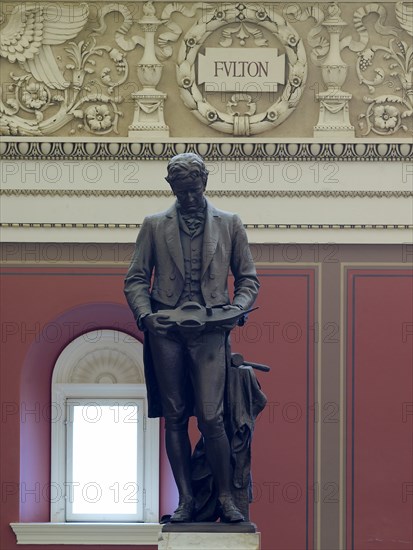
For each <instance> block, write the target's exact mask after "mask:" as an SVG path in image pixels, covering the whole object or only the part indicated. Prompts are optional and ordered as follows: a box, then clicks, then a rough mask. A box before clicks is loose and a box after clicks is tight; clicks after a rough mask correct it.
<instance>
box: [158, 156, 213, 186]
mask: <svg viewBox="0 0 413 550" xmlns="http://www.w3.org/2000/svg"><path fill="white" fill-rule="evenodd" d="M167 170H168V175H167V177H166V178H165V179H166V181H167V182H168V183H169V185H171V186H173V184H174V182H175V181H177V180H180V179H186V178H195V177H197V176H201V178H202V181H203V183H204V184H206V182H207V181H208V170H207V169H206V166H205V163H204V161H203V160H202V158H201V157H200V156H199V155H196V154H195V153H181V154H179V155H175V156H174V157H172V158H171V159H170V161H169V162H168V166H167Z"/></svg>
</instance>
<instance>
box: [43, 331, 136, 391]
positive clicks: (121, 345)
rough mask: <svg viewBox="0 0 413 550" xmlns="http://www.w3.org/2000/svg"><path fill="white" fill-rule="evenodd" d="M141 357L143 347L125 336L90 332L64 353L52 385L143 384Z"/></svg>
mask: <svg viewBox="0 0 413 550" xmlns="http://www.w3.org/2000/svg"><path fill="white" fill-rule="evenodd" d="M142 354H143V349H142V344H141V343H140V342H138V341H137V340H135V338H133V337H132V336H129V335H128V334H126V333H123V332H117V331H111V330H97V331H93V332H88V333H86V334H84V335H83V336H80V337H79V338H77V339H76V340H74V341H73V342H72V343H71V344H69V346H68V347H67V348H65V350H63V352H62V353H61V355H60V356H59V359H58V361H57V363H56V366H55V370H54V374H53V383H54V384H59V383H60V384H61V383H68V384H144V383H145V377H144V370H143V355H142Z"/></svg>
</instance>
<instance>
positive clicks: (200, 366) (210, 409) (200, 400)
mask: <svg viewBox="0 0 413 550" xmlns="http://www.w3.org/2000/svg"><path fill="white" fill-rule="evenodd" d="M149 343H150V348H151V353H152V359H153V366H154V371H155V375H156V378H157V380H158V385H159V391H160V397H161V401H162V409H163V414H164V417H165V427H166V429H167V430H175V431H180V430H186V429H187V426H188V420H189V416H191V415H192V414H193V413H192V411H190V410H189V409H188V401H189V402H191V403H192V402H193V403H194V413H195V416H196V418H197V421H198V428H199V430H200V432H201V433H202V435H203V436H204V438H205V439H214V438H219V437H221V436H222V435H223V434H224V432H225V430H224V422H223V414H224V391H225V375H226V366H225V361H226V335H225V333H224V332H222V331H216V332H203V333H201V334H199V335H193V334H191V335H190V336H185V335H182V334H180V333H179V334H178V333H177V334H176V335H175V334H174V335H173V336H169V335H168V336H157V335H156V336H155V335H153V334H149ZM188 391H192V396H189V395H188Z"/></svg>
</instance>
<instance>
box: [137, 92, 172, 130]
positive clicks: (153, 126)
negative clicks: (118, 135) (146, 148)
mask: <svg viewBox="0 0 413 550" xmlns="http://www.w3.org/2000/svg"><path fill="white" fill-rule="evenodd" d="M131 95H132V97H133V99H134V100H135V115H134V118H133V122H132V124H131V125H130V126H129V132H128V136H129V137H140V138H144V137H163V138H167V137H169V128H168V126H167V125H166V124H165V120H164V116H163V106H164V102H165V98H166V94H165V93H163V92H160V91H158V90H154V89H152V90H145V89H144V90H141V91H139V92H134V93H132V94H131Z"/></svg>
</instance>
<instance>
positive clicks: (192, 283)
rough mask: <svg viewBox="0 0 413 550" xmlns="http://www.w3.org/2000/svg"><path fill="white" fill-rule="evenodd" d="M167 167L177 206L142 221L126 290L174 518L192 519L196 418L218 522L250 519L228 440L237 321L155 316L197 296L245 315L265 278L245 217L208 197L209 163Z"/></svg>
mask: <svg viewBox="0 0 413 550" xmlns="http://www.w3.org/2000/svg"><path fill="white" fill-rule="evenodd" d="M167 171H168V176H167V177H166V180H167V181H168V183H169V184H170V186H171V188H172V192H173V194H174V195H175V197H176V202H175V204H173V206H171V207H170V208H169V209H168V210H167V211H165V212H161V213H158V214H154V215H151V216H148V217H146V218H145V220H144V222H143V224H142V228H141V230H140V232H139V236H138V239H137V242H136V249H135V253H134V256H133V259H132V263H131V265H130V268H129V271H128V273H127V276H126V280H125V295H126V298H127V301H128V303H129V306H130V308H131V310H132V312H133V314H134V316H135V319H136V320H137V323H138V326H139V327H140V328H141V329H142V330H143V331H144V332H145V375H146V383H147V387H148V401H149V416H150V417H156V416H164V417H165V430H166V450H167V454H168V458H169V461H170V464H171V467H172V472H173V475H174V478H175V481H176V485H177V487H178V492H179V505H178V508H177V509H176V510H175V512H174V513H173V515H172V517H171V521H172V522H189V521H192V519H193V517H194V512H195V510H194V507H195V500H194V495H193V492H192V484H191V444H190V440H189V436H188V420H189V417H190V416H192V415H193V414H195V415H196V418H197V421H198V427H199V430H200V432H201V434H202V436H203V441H204V448H205V454H206V458H207V461H208V463H209V466H210V470H211V472H212V478H213V482H214V484H215V488H216V494H217V496H218V502H219V506H220V516H221V520H223V521H226V522H238V521H243V520H244V516H243V514H242V513H241V512H240V510H239V508H238V507H237V506H236V505H235V503H234V500H233V497H232V494H231V483H232V478H231V476H232V472H231V460H230V446H229V441H228V437H227V435H226V431H225V428H224V421H223V414H224V390H225V383H226V354H227V350H228V346H227V340H228V334H229V330H230V329H231V328H233V327H234V326H235V324H236V321H234V322H230V323H229V324H228V323H226V324H225V325H224V326H222V327H218V328H217V329H215V330H211V331H206V332H202V333H196V332H195V333H185V332H183V333H180V332H174V331H171V330H170V328H171V322H170V321H169V319H168V315H167V311H165V315H164V316H163V315H159V313H158V312H162V310H174V309H176V308H178V307H180V306H181V305H182V304H184V303H186V302H188V301H190V302H196V303H198V304H201V305H202V306H205V307H207V308H224V309H225V310H226V311H228V310H232V309H233V310H234V312H235V311H237V312H238V313H239V311H240V310H247V309H249V308H251V306H252V304H253V303H254V300H255V298H256V296H257V293H258V288H259V283H258V279H257V275H256V271H255V267H254V263H253V260H252V257H251V254H250V251H249V247H248V241H247V236H246V232H245V229H244V227H243V225H242V222H241V220H240V218H239V217H238V216H237V215H236V214H232V213H229V212H224V211H221V210H217V209H216V208H215V207H214V206H212V204H210V203H209V201H207V200H206V198H205V197H204V191H205V188H206V184H207V179H208V172H207V170H206V167H205V164H204V162H203V160H202V159H201V158H200V157H199V156H198V155H195V154H192V153H183V154H180V155H177V156H175V157H173V158H172V159H171V160H170V161H169V163H168V167H167ZM230 270H231V272H232V274H233V276H234V295H233V298H232V301H231V299H230V296H229V293H228V284H227V281H228V275H229V271H230ZM152 277H153V279H152ZM155 314H157V315H155Z"/></svg>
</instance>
